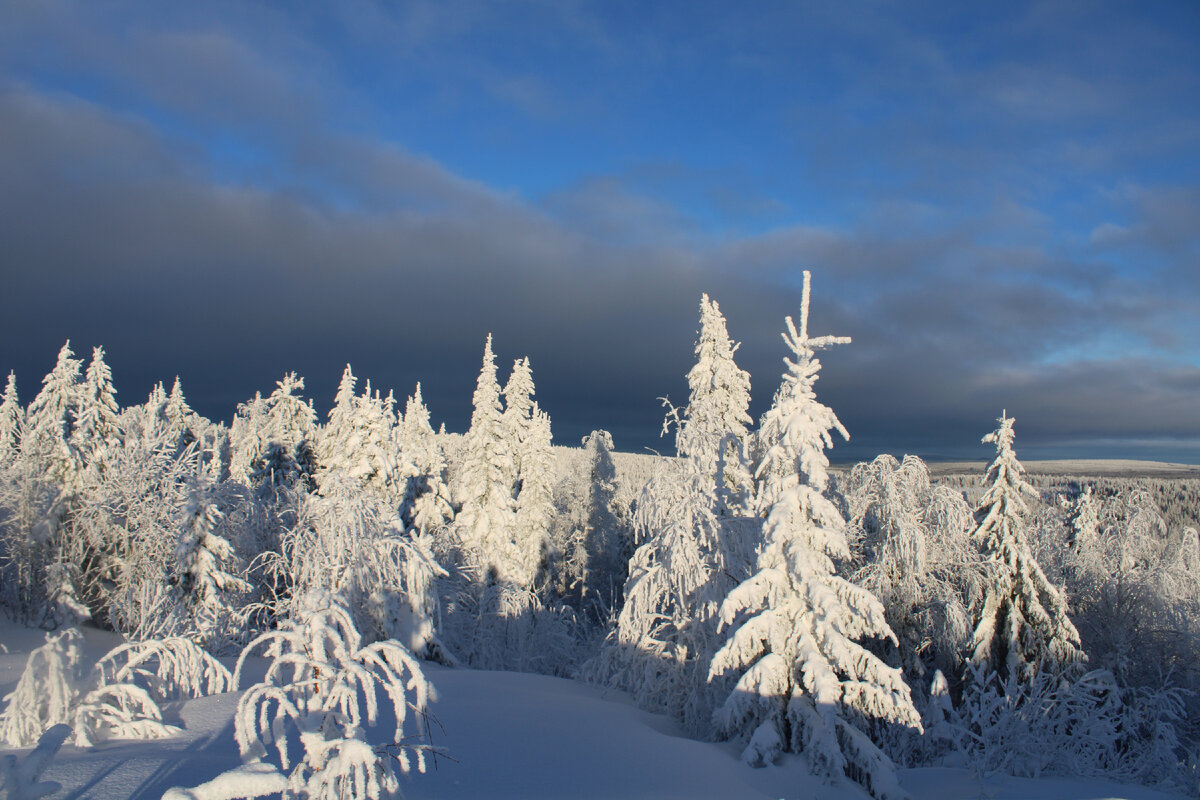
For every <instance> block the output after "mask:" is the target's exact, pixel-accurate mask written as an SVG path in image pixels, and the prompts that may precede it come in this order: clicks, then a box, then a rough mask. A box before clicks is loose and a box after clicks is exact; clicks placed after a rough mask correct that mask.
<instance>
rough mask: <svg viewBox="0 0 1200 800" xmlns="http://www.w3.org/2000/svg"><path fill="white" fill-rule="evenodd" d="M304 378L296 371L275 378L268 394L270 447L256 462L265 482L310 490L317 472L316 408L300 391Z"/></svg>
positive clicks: (267, 421) (267, 433)
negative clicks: (259, 461) (276, 379)
mask: <svg viewBox="0 0 1200 800" xmlns="http://www.w3.org/2000/svg"><path fill="white" fill-rule="evenodd" d="M303 388H304V378H300V377H298V376H297V375H296V373H294V372H289V373H287V374H286V375H284V376H283V379H282V380H279V381H276V382H275V391H274V392H272V393H271V396H270V397H268V398H267V420H266V439H267V448H266V451H265V452H264V453H263V456H262V462H261V464H258V465H256V466H257V470H258V472H259V473H261V475H262V479H263V480H264V482H269V483H270V484H271V485H275V486H283V485H286V486H289V487H296V488H299V489H301V490H304V491H308V490H310V489H311V488H312V486H313V475H314V473H315V472H316V468H317V464H316V443H317V412H316V411H314V410H313V407H312V401H307V402H306V401H305V400H304V399H303V398H302V397H300V396H299V394H298V392H299V391H300V390H301V389H303Z"/></svg>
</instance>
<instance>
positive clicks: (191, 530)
mask: <svg viewBox="0 0 1200 800" xmlns="http://www.w3.org/2000/svg"><path fill="white" fill-rule="evenodd" d="M222 516H223V515H222V513H221V509H220V507H219V506H218V504H217V503H216V501H215V499H214V498H213V497H211V496H210V494H209V493H208V492H207V491H205V490H204V489H202V488H200V487H195V488H194V489H193V491H192V495H191V497H190V498H189V500H188V504H187V507H186V508H185V509H184V511H183V514H182V517H181V520H180V525H179V539H178V544H177V546H176V548H175V562H176V570H177V573H178V576H179V577H178V589H179V593H180V595H181V597H182V599H183V602H184V606H185V607H186V608H187V609H188V612H189V614H190V616H191V617H192V620H193V623H194V624H195V625H196V628H197V630H198V632H199V633H200V634H201V635H202V636H204V635H207V634H208V633H210V632H211V631H212V630H213V629H214V627H215V626H216V625H217V624H218V623H219V621H220V619H221V617H222V616H223V615H224V614H227V613H228V612H229V597H228V595H229V594H230V593H245V592H249V591H250V584H248V583H247V582H246V581H244V580H242V579H241V578H239V577H237V576H236V575H235V574H233V573H234V572H236V571H237V558H236V556H235V555H234V551H233V546H232V545H231V544H230V543H229V542H228V541H227V540H226V539H225V538H224V537H223V536H221V533H220V531H218V526H219V525H220V523H221V519H222Z"/></svg>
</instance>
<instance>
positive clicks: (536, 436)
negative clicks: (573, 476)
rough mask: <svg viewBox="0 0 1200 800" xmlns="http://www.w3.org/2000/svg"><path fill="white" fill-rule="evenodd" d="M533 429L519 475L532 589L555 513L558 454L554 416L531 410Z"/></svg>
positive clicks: (525, 565)
mask: <svg viewBox="0 0 1200 800" xmlns="http://www.w3.org/2000/svg"><path fill="white" fill-rule="evenodd" d="M529 423H530V424H529V429H528V430H527V431H526V434H525V439H524V441H523V442H522V443H521V468H520V471H519V472H518V474H517V481H518V483H519V485H520V487H521V488H520V494H519V495H517V511H516V540H517V549H518V551H519V552H520V556H521V567H522V571H523V573H524V577H523V580H522V581H521V584H522V586H524V587H525V588H532V587H533V586H534V583H535V582H536V580H537V577H538V573H539V571H540V570H541V568H542V563H543V561H544V558H545V553H546V550H547V547H548V546H549V537H548V530H549V527H550V520H551V517H552V516H553V515H554V480H555V474H554V453H553V451H552V450H551V449H550V448H551V440H552V433H551V430H550V415H549V414H547V413H546V412H544V411H542V410H541V409H540V408H538V405H537V403H534V404H533V407H532V408H531V409H530V420H529Z"/></svg>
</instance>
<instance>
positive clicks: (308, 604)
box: [163, 591, 437, 800]
mask: <svg viewBox="0 0 1200 800" xmlns="http://www.w3.org/2000/svg"><path fill="white" fill-rule="evenodd" d="M347 606H348V603H347V602H346V600H344V599H343V598H340V597H338V596H336V595H331V594H330V593H329V592H328V591H326V592H323V593H314V594H310V595H307V596H305V597H304V598H303V602H302V603H301V604H300V606H299V607H298V608H297V614H298V616H297V617H296V618H295V619H290V620H286V621H285V622H284V623H283V625H282V626H281V627H280V629H279V630H275V631H271V632H269V633H265V634H263V635H262V636H260V637H258V638H257V639H255V640H254V641H253V642H251V643H250V644H249V645H248V646H247V647H246V648H245V650H243V651H242V655H241V657H240V658H239V659H238V665H237V671H236V674H235V682H236V679H240V676H241V672H242V668H243V667H244V665H245V661H246V659H247V657H248V656H250V655H251V653H252V652H254V651H255V650H256V649H257V648H259V647H260V646H262V645H266V646H267V650H266V652H267V653H268V655H269V657H270V658H271V659H272V660H271V663H270V664H269V665H268V667H267V673H266V675H265V676H264V678H263V680H262V681H261V682H260V683H257V684H255V685H253V686H251V687H250V688H249V689H248V690H247V691H246V692H245V693H244V694H243V695H242V698H241V700H240V701H239V702H238V707H237V712H236V714H235V716H234V737H235V739H236V741H237V744H238V749H239V750H240V751H241V756H242V761H243V764H242V766H241V767H237V768H235V769H232V770H229V771H228V772H226V773H223V774H222V775H219V776H217V777H216V778H214V779H213V780H211V781H209V782H208V783H205V784H202V785H201V786H198V787H196V788H195V789H191V790H188V789H171V790H169V791H168V792H167V793H166V794H165V795H163V797H164V800H183V799H185V798H206V799H207V800H213V799H214V798H225V799H226V800H229V799H230V798H251V797H262V796H265V795H270V794H282V796H283V797H284V798H289V799H293V800H309V799H311V800H344V798H351V797H353V798H362V797H365V798H373V799H375V800H377V799H378V798H380V797H399V796H400V782H399V775H404V774H407V773H409V772H410V771H411V770H412V768H413V767H414V766H415V767H416V769H417V771H418V772H424V771H425V753H426V751H427V750H428V746H427V745H425V744H424V743H423V742H422V738H423V737H422V734H421V727H420V725H421V718H422V717H423V715H424V713H425V709H426V707H427V705H428V704H429V703H430V702H431V701H433V700H436V699H437V695H436V692H435V691H434V689H433V686H432V685H430V684H429V683H428V682H427V681H426V680H425V676H424V674H423V673H422V672H421V666H420V664H419V663H418V662H417V660H416V659H415V658H414V657H413V655H412V653H410V652H408V650H406V649H405V648H404V646H403V645H401V644H399V643H398V642H393V641H384V642H376V643H374V644H364V643H363V640H362V636H361V635H360V634H359V632H358V630H357V629H356V628H355V625H354V620H353V618H352V617H351V615H350V611H349V609H348V607H347ZM381 701H383V703H385V704H386V705H385V706H384V707H385V708H386V709H387V711H388V712H389V713H388V715H387V717H384V718H385V719H388V718H390V719H393V720H395V729H394V732H393V734H392V736H391V743H390V744H389V745H387V746H385V747H379V748H377V747H376V746H375V745H374V744H372V742H370V741H369V740H368V738H367V737H368V735H369V733H370V731H371V729H372V728H373V727H374V726H375V725H376V723H378V722H379V721H380V718H381V715H380V710H381V709H380V706H381ZM389 727H390V726H389ZM297 757H298V758H297ZM293 759H295V761H293ZM414 762H415V763H414Z"/></svg>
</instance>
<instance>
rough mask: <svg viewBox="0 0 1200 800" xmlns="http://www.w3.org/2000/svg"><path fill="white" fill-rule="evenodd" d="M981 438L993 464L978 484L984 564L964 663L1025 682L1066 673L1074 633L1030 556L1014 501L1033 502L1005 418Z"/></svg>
mask: <svg viewBox="0 0 1200 800" xmlns="http://www.w3.org/2000/svg"><path fill="white" fill-rule="evenodd" d="M997 421H998V422H999V423H1000V427H999V428H997V429H996V430H995V431H994V432H992V433H989V434H988V435H987V436H985V437H983V442H984V443H985V444H987V443H995V445H996V458H995V460H994V461H992V463H991V465H990V466H989V467H988V471H987V475H986V477H985V478H984V481H985V483H987V484H988V489H987V492H986V493H985V494H984V496H983V499H982V500H981V501H980V503H979V506H978V507H977V508H976V509H975V523H976V524H975V531H974V533H973V537H974V538H975V541H976V542H977V543H978V544H979V546H980V548H981V549H982V551H983V554H984V558H985V559H986V561H987V564H986V566H987V578H986V581H987V583H986V584H985V587H984V600H983V607H982V608H981V609H980V611H979V613H978V617H977V618H976V625H975V634H974V636H973V637H972V641H971V662H972V664H973V665H975V666H976V667H977V668H980V669H982V670H983V671H986V670H989V669H990V670H994V671H996V672H997V673H999V674H1000V675H1001V676H1002V677H1004V678H1008V677H1014V678H1016V679H1017V680H1019V681H1022V682H1025V681H1029V680H1032V679H1033V677H1034V676H1035V675H1036V674H1037V673H1038V672H1039V671H1040V670H1041V669H1042V668H1043V667H1044V666H1048V667H1055V668H1071V667H1074V666H1076V665H1080V664H1082V662H1083V661H1084V659H1085V656H1084V654H1083V651H1082V650H1081V649H1080V645H1079V632H1078V631H1076V630H1075V625H1074V624H1072V622H1071V619H1070V618H1069V617H1068V616H1067V601H1066V598H1065V597H1064V596H1063V593H1062V592H1061V591H1060V590H1059V589H1058V588H1057V587H1056V586H1054V585H1053V584H1051V583H1050V581H1049V580H1047V578H1046V574H1045V573H1044V572H1043V571H1042V568H1041V566H1039V565H1038V562H1037V560H1036V559H1035V558H1034V556H1033V552H1032V551H1031V550H1030V546H1029V542H1028V540H1027V538H1026V532H1025V522H1024V515H1025V514H1026V513H1028V510H1029V508H1028V506H1027V505H1026V504H1025V501H1024V499H1022V495H1026V496H1030V497H1036V496H1037V492H1036V491H1035V490H1034V489H1033V488H1032V487H1030V485H1029V484H1028V483H1026V482H1025V479H1024V477H1022V476H1023V474H1024V472H1025V468H1024V467H1023V466H1021V463H1020V462H1019V461H1017V456H1016V453H1015V451H1014V450H1013V439H1014V438H1015V434H1014V433H1013V422H1014V420H1013V418H1012V417H1010V416H1008V414H1007V412H1006V413H1004V414H1001V416H1000V419H999V420H997Z"/></svg>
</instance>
